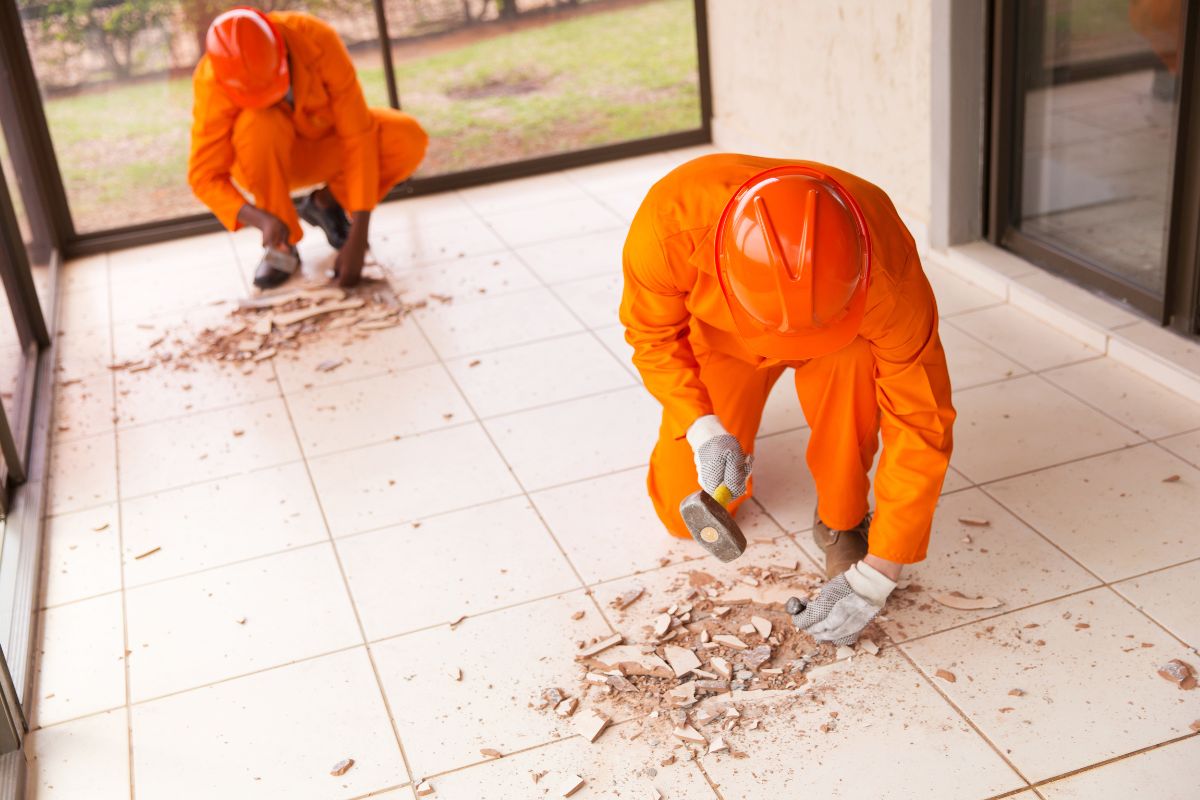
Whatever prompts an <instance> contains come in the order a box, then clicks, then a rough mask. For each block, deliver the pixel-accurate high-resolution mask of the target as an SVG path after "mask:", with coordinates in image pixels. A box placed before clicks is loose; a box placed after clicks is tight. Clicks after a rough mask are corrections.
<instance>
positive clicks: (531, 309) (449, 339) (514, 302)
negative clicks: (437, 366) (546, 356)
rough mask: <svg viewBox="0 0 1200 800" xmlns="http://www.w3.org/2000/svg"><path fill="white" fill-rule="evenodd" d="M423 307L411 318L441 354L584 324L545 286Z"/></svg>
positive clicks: (522, 339)
mask: <svg viewBox="0 0 1200 800" xmlns="http://www.w3.org/2000/svg"><path fill="white" fill-rule="evenodd" d="M436 306H437V304H435V307H430V308H425V309H422V310H421V311H419V312H417V314H416V315H415V318H416V319H417V320H418V321H419V322H420V324H421V329H422V330H424V331H425V334H426V335H427V336H428V337H429V341H430V342H432V344H433V347H434V349H435V350H437V352H438V353H439V354H441V356H442V357H443V358H455V357H457V356H465V355H468V354H471V353H479V352H483V351H490V350H496V349H499V348H502V347H510V346H512V345H516V344H524V343H526V342H532V341H535V340H537V339H548V338H550V337H552V336H561V335H563V334H565V333H573V332H575V331H579V330H582V328H583V326H582V325H580V323H579V322H578V320H576V319H575V316H574V315H573V314H572V313H571V312H570V310H569V309H567V307H566V306H564V305H563V304H562V302H561V301H559V300H558V298H556V297H555V296H554V295H553V294H551V293H550V291H549V290H548V289H531V290H529V291H527V292H513V293H511V294H505V295H499V296H496V297H489V298H487V299H485V300H478V301H476V302H473V303H450V304H449V305H444V306H441V307H436Z"/></svg>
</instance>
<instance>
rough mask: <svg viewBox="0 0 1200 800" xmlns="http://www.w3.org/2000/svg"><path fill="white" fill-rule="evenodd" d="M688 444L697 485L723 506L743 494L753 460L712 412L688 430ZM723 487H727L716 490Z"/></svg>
mask: <svg viewBox="0 0 1200 800" xmlns="http://www.w3.org/2000/svg"><path fill="white" fill-rule="evenodd" d="M687 440H688V444H690V445H691V446H692V455H693V457H694V458H695V461H696V476H697V477H698V478H699V479H700V487H701V488H702V489H704V491H706V492H708V493H709V494H711V495H712V496H713V497H715V498H717V500H719V501H720V502H721V504H722V505H726V504H728V503H729V501H730V500H732V499H733V498H735V497H741V496H742V495H744V494H745V493H746V481H747V480H748V479H749V477H750V470H751V468H752V467H753V464H754V459H753V457H752V456H748V455H746V453H745V451H743V450H742V446H741V444H739V443H738V440H737V437H735V436H734V435H733V434H731V433H730V432H729V431H727V430H725V426H724V425H722V424H721V420H719V419H717V416H716V415H715V414H708V415H707V416H703V417H700V418H699V419H697V420H696V421H695V422H693V423H692V425H691V427H689V428H688V431H687ZM721 486H724V487H725V488H726V489H727V490H728V495H725V492H720V493H718V489H719V488H720V487H721Z"/></svg>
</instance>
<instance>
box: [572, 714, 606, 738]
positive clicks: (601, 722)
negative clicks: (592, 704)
mask: <svg viewBox="0 0 1200 800" xmlns="http://www.w3.org/2000/svg"><path fill="white" fill-rule="evenodd" d="M611 721H612V720H610V719H609V718H608V717H606V716H604V715H603V714H601V713H600V712H599V711H596V710H594V709H589V710H588V711H586V712H584V713H582V714H580V715H579V716H578V717H576V718H575V732H576V733H578V734H579V735H580V736H582V737H583V738H585V739H587V740H588V741H589V742H594V741H596V739H597V737H599V736H600V734H601V733H603V732H604V729H605V728H607V727H608V723H609V722H611Z"/></svg>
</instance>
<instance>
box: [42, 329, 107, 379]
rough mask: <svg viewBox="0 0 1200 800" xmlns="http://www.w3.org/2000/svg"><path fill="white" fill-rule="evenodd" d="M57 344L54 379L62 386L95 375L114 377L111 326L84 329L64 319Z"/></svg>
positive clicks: (55, 348)
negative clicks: (111, 368)
mask: <svg viewBox="0 0 1200 800" xmlns="http://www.w3.org/2000/svg"><path fill="white" fill-rule="evenodd" d="M60 325H61V326H62V327H60V328H59V330H58V340H57V342H56V343H55V347H54V350H55V356H56V363H55V366H54V377H55V378H56V379H57V382H58V385H59V386H62V384H63V383H66V382H69V381H76V380H80V379H82V378H86V377H89V376H93V375H103V376H105V377H108V376H110V375H111V374H112V373H111V372H110V371H109V369H108V366H109V364H111V363H113V356H112V332H111V330H110V329H109V327H108V326H107V325H105V326H102V327H94V328H84V327H82V326H72V325H71V321H70V320H67V319H66V318H64V319H63V320H62V321H61V322H60Z"/></svg>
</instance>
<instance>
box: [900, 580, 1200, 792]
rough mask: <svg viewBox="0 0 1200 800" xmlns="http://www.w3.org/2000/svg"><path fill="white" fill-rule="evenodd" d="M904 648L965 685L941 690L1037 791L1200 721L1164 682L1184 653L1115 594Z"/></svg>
mask: <svg viewBox="0 0 1200 800" xmlns="http://www.w3.org/2000/svg"><path fill="white" fill-rule="evenodd" d="M1143 643H1144V644H1143ZM902 647H903V648H904V649H905V650H907V651H908V652H909V653H910V654H911V655H912V657H913V659H914V660H915V661H916V663H917V664H918V666H920V667H921V669H922V670H924V671H925V672H926V674H928V675H933V674H934V673H935V672H936V671H937V670H939V669H942V670H946V671H948V672H950V673H951V674H953V675H954V676H955V678H956V680H955V681H954V682H949V681H947V680H944V679H942V678H938V677H935V678H933V680H934V681H935V682H936V683H937V686H938V688H939V689H940V690H942V691H943V692H945V693H946V694H947V696H948V697H949V698H950V699H951V701H953V702H954V704H955V705H957V706H958V707H959V708H961V709H962V710H963V711H964V712H965V713H966V714H967V716H968V717H970V719H971V721H972V722H973V723H975V724H976V725H977V726H979V729H980V730H981V731H982V732H983V734H984V735H985V736H987V737H988V738H989V739H990V740H991V741H992V742H994V743H995V744H996V746H997V747H999V748H1000V749H1001V751H1003V752H1004V753H1005V754H1007V755H1008V757H1009V758H1010V759H1012V761H1013V763H1014V764H1015V765H1016V767H1017V768H1018V769H1020V770H1021V771H1022V773H1023V774H1024V775H1025V776H1026V777H1027V778H1029V780H1031V781H1040V780H1044V779H1046V778H1049V777H1052V776H1054V775H1060V774H1062V773H1064V772H1069V771H1071V770H1075V769H1079V768H1081V767H1085V766H1087V765H1089V764H1094V763H1096V762H1097V761H1102V760H1104V759H1107V758H1112V757H1114V756H1118V755H1122V754H1124V753H1128V752H1131V751H1133V750H1137V749H1139V748H1142V747H1146V746H1149V745H1152V744H1157V743H1159V742H1162V741H1166V740H1167V739H1170V738H1173V737H1175V736H1179V735H1180V734H1182V733H1184V732H1186V731H1187V729H1188V727H1187V726H1188V725H1189V724H1190V723H1191V722H1192V720H1194V719H1196V717H1197V715H1198V714H1200V699H1196V698H1193V697H1191V696H1189V693H1187V692H1182V691H1180V689H1179V688H1178V687H1176V686H1173V685H1171V684H1170V683H1168V682H1167V681H1164V680H1163V679H1162V678H1160V677H1159V676H1158V675H1157V674H1156V673H1157V670H1158V667H1159V665H1161V664H1162V663H1164V662H1166V661H1168V660H1170V659H1172V658H1185V659H1186V658H1187V653H1186V651H1185V650H1184V648H1183V647H1182V646H1181V645H1179V644H1178V643H1176V642H1174V641H1173V640H1172V639H1171V638H1170V637H1168V636H1167V635H1166V634H1165V633H1163V632H1162V631H1161V630H1160V629H1159V628H1158V627H1157V626H1156V625H1154V623H1152V622H1150V621H1149V620H1148V619H1146V618H1145V617H1143V616H1142V615H1141V614H1139V613H1138V612H1137V611H1135V610H1134V609H1133V608H1131V607H1130V606H1129V605H1128V604H1126V603H1125V601H1124V600H1121V599H1120V598H1119V597H1117V596H1116V595H1115V594H1114V593H1112V592H1110V591H1109V590H1108V589H1096V590H1093V591H1090V592H1085V593H1084V594H1079V595H1074V596H1072V597H1067V598H1064V599H1061V600H1055V601H1053V602H1051V603H1047V604H1044V605H1040V606H1034V607H1033V608H1029V609H1025V610H1023V611H1018V612H1016V613H1014V614H1009V615H1007V616H1005V617H1002V618H1000V619H999V620H988V621H985V622H977V623H974V624H972V625H968V626H966V627H963V628H958V629H955V630H952V631H946V632H944V633H939V634H935V635H933V636H930V637H928V638H926V639H921V640H919V641H916V642H910V643H908V644H904V645H902ZM1014 689H1017V690H1020V691H1021V692H1023V693H1024V694H1023V695H1021V696H1013V695H1012V694H1010V692H1011V691H1012V690H1014ZM1005 709H1008V710H1005ZM1048 742H1053V743H1054V746H1053V747H1048V746H1047V743H1048Z"/></svg>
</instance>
